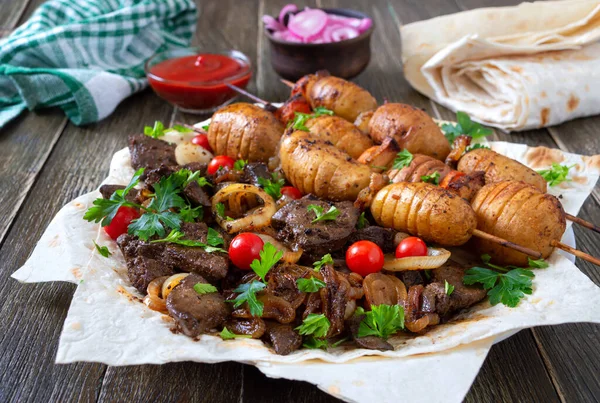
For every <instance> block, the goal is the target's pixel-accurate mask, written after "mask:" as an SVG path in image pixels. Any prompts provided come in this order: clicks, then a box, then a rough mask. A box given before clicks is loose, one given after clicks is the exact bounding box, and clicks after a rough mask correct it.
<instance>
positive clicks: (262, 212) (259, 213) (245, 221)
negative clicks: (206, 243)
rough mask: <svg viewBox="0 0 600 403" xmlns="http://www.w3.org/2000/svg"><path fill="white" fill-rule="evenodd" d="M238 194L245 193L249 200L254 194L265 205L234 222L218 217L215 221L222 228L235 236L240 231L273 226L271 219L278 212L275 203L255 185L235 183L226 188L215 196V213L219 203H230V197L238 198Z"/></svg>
mask: <svg viewBox="0 0 600 403" xmlns="http://www.w3.org/2000/svg"><path fill="white" fill-rule="evenodd" d="M236 193H244V194H246V195H248V199H249V198H250V195H251V194H254V195H256V196H258V197H259V198H260V199H262V201H263V204H262V205H261V206H258V207H256V208H253V209H251V210H249V211H247V212H246V213H245V215H244V216H243V217H241V218H237V219H234V220H232V221H228V220H226V219H225V218H223V217H221V216H219V215H217V216H216V217H215V220H216V221H217V223H218V224H219V225H220V226H221V228H223V229H224V230H225V231H227V232H228V233H229V234H235V233H236V232H240V231H246V232H247V231H253V230H255V229H259V228H263V227H266V226H268V225H270V224H271V217H272V216H273V214H275V212H276V211H277V208H276V206H275V201H274V200H273V198H272V197H271V196H269V195H268V194H267V193H266V192H265V191H264V190H262V189H261V188H259V187H257V186H254V185H247V184H243V183H233V184H231V185H229V186H225V187H224V188H223V189H221V190H219V191H218V192H217V193H216V194H215V195H214V196H213V199H212V206H213V211H214V210H215V209H216V207H215V206H216V205H217V203H229V198H230V197H236V198H237V196H235V195H236ZM236 200H237V199H236Z"/></svg>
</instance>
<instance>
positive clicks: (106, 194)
mask: <svg viewBox="0 0 600 403" xmlns="http://www.w3.org/2000/svg"><path fill="white" fill-rule="evenodd" d="M122 189H125V186H122V185H102V186H100V193H101V194H102V198H103V199H110V197H111V196H112V195H113V193H115V192H116V191H117V190H122ZM140 193H141V192H140V190H139V189H131V190H130V191H129V193H127V195H126V196H125V200H127V201H128V202H131V203H140V196H141V195H140Z"/></svg>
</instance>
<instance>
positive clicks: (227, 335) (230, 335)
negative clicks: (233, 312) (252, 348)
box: [219, 327, 252, 340]
mask: <svg viewBox="0 0 600 403" xmlns="http://www.w3.org/2000/svg"><path fill="white" fill-rule="evenodd" d="M219 336H221V338H222V339H223V340H231V339H251V338H252V336H250V335H249V334H235V333H233V332H232V331H231V330H229V329H227V328H226V327H224V328H223V330H222V331H221V333H220V334H219Z"/></svg>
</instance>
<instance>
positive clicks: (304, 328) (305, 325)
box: [296, 313, 331, 338]
mask: <svg viewBox="0 0 600 403" xmlns="http://www.w3.org/2000/svg"><path fill="white" fill-rule="evenodd" d="M330 327H331V322H330V321H329V319H327V316H325V314H323V313H320V314H317V313H311V314H309V315H308V316H307V317H306V318H304V320H303V321H302V324H301V325H300V326H298V327H297V328H296V330H298V333H300V334H301V335H302V336H313V337H318V338H322V337H325V336H326V335H327V332H328V331H329V328H330Z"/></svg>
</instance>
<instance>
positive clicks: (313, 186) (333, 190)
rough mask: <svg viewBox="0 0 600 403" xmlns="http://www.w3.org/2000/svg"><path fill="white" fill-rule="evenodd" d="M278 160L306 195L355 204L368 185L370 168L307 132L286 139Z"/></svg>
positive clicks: (288, 177)
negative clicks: (348, 201) (353, 202)
mask: <svg viewBox="0 0 600 403" xmlns="http://www.w3.org/2000/svg"><path fill="white" fill-rule="evenodd" d="M279 158H280V160H281V169H282V170H283V173H284V174H285V176H286V178H287V179H288V181H290V182H291V183H292V184H293V185H294V186H295V187H297V188H298V189H299V190H300V191H301V192H302V193H304V194H308V193H312V194H314V195H315V196H318V197H321V198H323V199H327V200H351V201H354V200H355V199H356V197H357V196H358V193H359V192H360V191H361V189H363V188H366V187H367V186H368V185H369V177H370V175H371V170H370V169H369V167H367V166H366V165H362V164H359V163H358V162H356V161H355V160H353V159H352V157H350V156H349V155H348V154H347V153H345V152H343V151H341V150H339V149H338V148H336V147H335V146H332V145H331V144H328V143H326V142H324V141H322V140H315V139H314V138H313V137H312V136H311V134H310V133H307V132H304V131H295V132H292V133H291V134H286V135H285V136H284V138H283V139H282V142H281V147H280V150H279Z"/></svg>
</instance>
